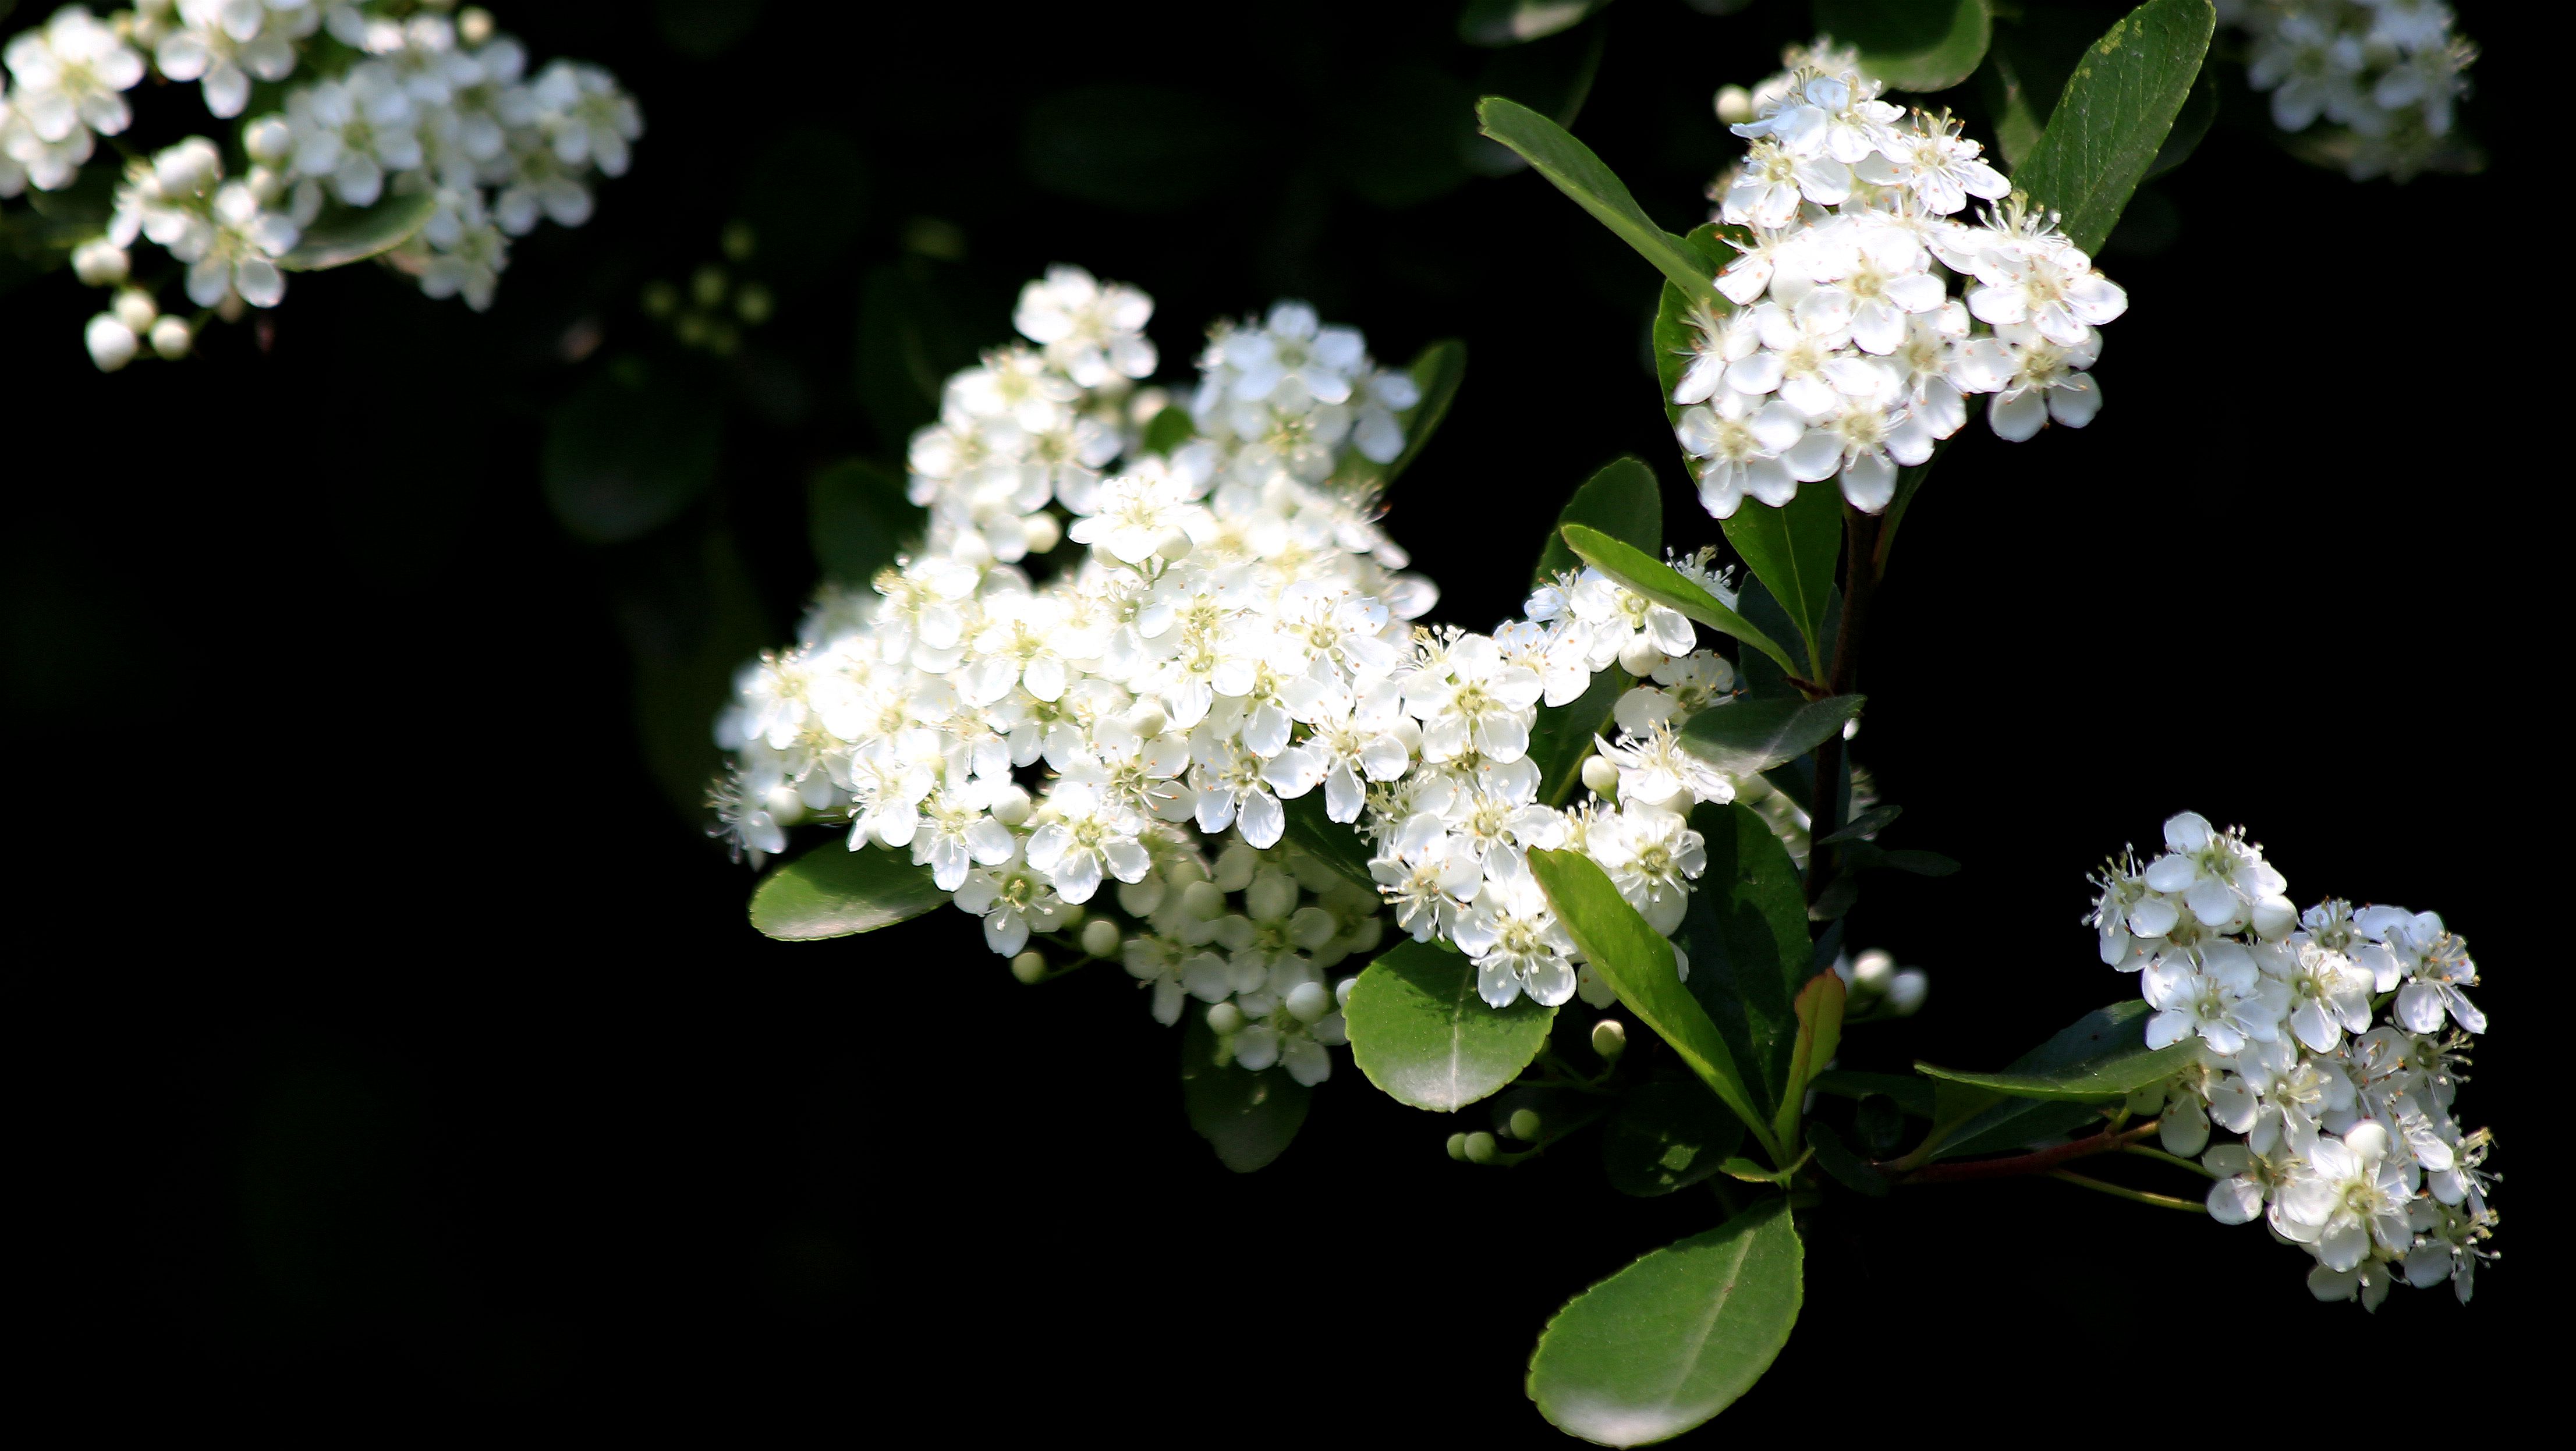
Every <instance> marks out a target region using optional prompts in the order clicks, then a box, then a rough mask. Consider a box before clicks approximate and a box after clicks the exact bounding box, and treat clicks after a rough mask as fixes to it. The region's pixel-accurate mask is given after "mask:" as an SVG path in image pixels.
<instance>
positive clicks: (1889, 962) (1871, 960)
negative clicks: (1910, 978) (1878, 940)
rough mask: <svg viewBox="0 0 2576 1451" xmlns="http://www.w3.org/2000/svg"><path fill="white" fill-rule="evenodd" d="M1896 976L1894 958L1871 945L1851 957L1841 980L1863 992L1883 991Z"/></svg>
mask: <svg viewBox="0 0 2576 1451" xmlns="http://www.w3.org/2000/svg"><path fill="white" fill-rule="evenodd" d="M1895 976H1896V959H1895V958H1893V957H1890V956H1888V955H1887V954H1886V953H1884V952H1881V951H1879V950H1878V949H1877V948H1875V947H1873V948H1871V949H1870V950H1869V951H1867V952H1864V953H1862V954H1861V955H1860V956H1858V957H1855V958H1853V959H1852V965H1851V971H1850V972H1847V973H1845V974H1843V980H1844V981H1846V982H1848V983H1850V984H1851V985H1852V986H1853V987H1856V988H1858V989H1860V990H1861V991H1862V992H1865V993H1883V992H1885V991H1887V985H1888V983H1889V982H1890V981H1891V980H1893V979H1894V978H1895Z"/></svg>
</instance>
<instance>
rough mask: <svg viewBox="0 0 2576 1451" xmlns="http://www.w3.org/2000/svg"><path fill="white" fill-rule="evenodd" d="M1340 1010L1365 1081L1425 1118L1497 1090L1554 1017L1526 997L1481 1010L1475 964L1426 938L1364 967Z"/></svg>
mask: <svg viewBox="0 0 2576 1451" xmlns="http://www.w3.org/2000/svg"><path fill="white" fill-rule="evenodd" d="M1342 1012H1343V1021H1344V1022H1346V1023H1348V1024H1349V1026H1350V1035H1351V1056H1352V1058H1354V1059H1355V1060H1357V1061H1358V1063H1359V1065H1360V1071H1361V1072H1362V1073H1365V1074H1367V1075H1368V1079H1369V1082H1371V1083H1374V1084H1376V1085H1377V1086H1378V1087H1379V1088H1381V1089H1383V1090H1385V1092H1386V1095H1387V1096H1388V1097H1389V1098H1392V1099H1394V1100H1395V1101H1396V1102H1398V1103H1403V1104H1410V1105H1412V1106H1413V1107H1415V1108H1420V1109H1429V1110H1431V1111H1432V1112H1435V1113H1451V1112H1455V1111H1456V1110H1458V1109H1461V1108H1464V1107H1466V1106H1467V1105H1468V1104H1471V1103H1474V1102H1476V1101H1477V1100H1478V1099H1481V1098H1485V1097H1488V1096H1490V1095H1492V1094H1494V1093H1497V1092H1500V1091H1501V1090H1502V1088H1503V1086H1504V1085H1506V1084H1508V1083H1510V1082H1511V1081H1512V1080H1513V1079H1514V1078H1517V1077H1519V1076H1520V1071H1521V1070H1522V1069H1524V1068H1526V1067H1528V1066H1529V1064H1530V1060H1531V1059H1533V1058H1536V1057H1537V1056H1538V1050H1539V1049H1541V1048H1543V1047H1546V1046H1547V1030H1548V1027H1549V1025H1550V1024H1552V1023H1554V1022H1555V1021H1556V1009H1554V1008H1550V1007H1543V1006H1541V1005H1540V1004H1539V1003H1537V1002H1535V1001H1533V1000H1532V999H1530V998H1529V997H1528V996H1526V995H1524V996H1522V997H1519V998H1515V999H1513V1001H1512V1003H1511V1005H1510V1006H1509V1007H1504V1008H1494V1007H1488V1006H1487V1005H1486V1003H1485V1000H1484V999H1483V998H1481V997H1478V996H1477V995H1476V965H1475V964H1474V963H1473V962H1470V961H1469V960H1468V959H1467V958H1466V957H1465V955H1463V954H1461V953H1457V952H1451V951H1447V950H1444V949H1442V948H1439V947H1434V946H1432V945H1431V944H1429V943H1427V942H1404V943H1399V944H1398V945H1397V946H1396V948H1395V950H1393V951H1392V952H1388V953H1384V954H1382V955H1381V956H1379V958H1378V959H1377V961H1375V962H1372V963H1370V964H1369V965H1368V967H1367V969H1366V970H1365V971H1363V972H1361V974H1360V977H1359V982H1358V983H1357V984H1355V985H1354V986H1353V987H1352V988H1351V1000H1350V1001H1349V1002H1348V1003H1347V1004H1345V1005H1344V1006H1343V1010H1342Z"/></svg>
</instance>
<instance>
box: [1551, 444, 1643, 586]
mask: <svg viewBox="0 0 2576 1451" xmlns="http://www.w3.org/2000/svg"><path fill="white" fill-rule="evenodd" d="M1568 524H1581V525H1583V526H1585V527H1586V528H1589V529H1595V530H1598V531H1600V532H1601V533H1603V534H1606V535H1608V536H1609V537H1611V538H1612V539H1615V540H1617V541H1619V542H1620V543H1622V544H1625V545H1627V546H1628V547H1629V548H1631V549H1634V550H1636V551H1637V552H1638V553H1640V554H1643V555H1645V556H1646V557H1647V558H1648V559H1658V558H1660V557H1661V556H1662V554H1663V552H1664V496H1663V493H1662V491H1660V490H1658V489H1657V488H1656V487H1655V471H1654V470H1653V469H1650V468H1648V467H1646V463H1645V461H1644V460H1643V459H1640V458H1638V457H1636V456H1635V455H1633V454H1630V455H1626V456H1623V457H1620V458H1614V459H1612V460H1611V461H1610V462H1608V463H1606V464H1603V465H1602V466H1601V469H1600V471H1599V472H1597V473H1595V474H1594V475H1593V476H1592V477H1590V478H1588V479H1585V480H1584V481H1583V487H1581V488H1579V489H1576V490H1575V491H1574V497H1573V498H1570V499H1568V500H1566V501H1565V507H1564V508H1563V509H1562V510H1559V511H1558V513H1557V516H1556V527H1555V528H1554V529H1550V530H1549V531H1547V542H1546V543H1545V544H1543V545H1541V546H1540V547H1539V552H1538V567H1537V568H1536V569H1533V570H1531V571H1530V584H1531V585H1532V586H1537V585H1542V584H1545V583H1547V582H1548V581H1549V580H1550V579H1552V578H1554V577H1555V576H1556V575H1558V574H1560V573H1562V572H1564V571H1566V570H1570V569H1575V568H1579V567H1580V566H1581V565H1582V563H1583V561H1582V560H1581V559H1579V558H1577V557H1576V556H1575V553H1574V550H1573V549H1572V548H1571V547H1569V546H1568V545H1567V544H1566V542H1565V532H1564V531H1565V526H1566V525H1568Z"/></svg>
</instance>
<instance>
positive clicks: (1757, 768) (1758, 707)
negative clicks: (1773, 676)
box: [1681, 694, 1868, 776]
mask: <svg viewBox="0 0 2576 1451" xmlns="http://www.w3.org/2000/svg"><path fill="white" fill-rule="evenodd" d="M1867 700H1868V697H1867V696H1861V695H1829V696H1827V697H1825V698H1824V699H1822V700H1808V699H1806V698H1805V697H1803V696H1797V695H1786V694H1783V695H1739V696H1737V697H1735V699H1733V700H1732V701H1730V702H1728V703H1727V704H1724V705H1711V706H1710V707H1708V708H1707V709H1706V710H1703V711H1701V712H1699V713H1698V714H1697V715H1694V716H1692V717H1691V718H1690V720H1689V721H1688V722H1686V723H1684V725H1683V726H1682V735H1681V742H1682V749H1683V750H1686V751H1688V752H1690V753H1691V754H1692V755H1694V756H1697V757H1699V758H1700V759H1701V760H1703V761H1706V762H1707V763H1708V764H1709V765H1711V766H1713V767H1715V768H1717V769H1718V770H1720V771H1723V772H1725V773H1726V774H1727V775H1730V776H1752V775H1758V774H1759V773H1761V772H1764V771H1768V770H1770V769H1771V768H1772V767H1774V766H1780V765H1785V764H1787V763H1788V762H1791V761H1794V760H1796V759H1798V758H1799V757H1800V756H1803V755H1805V754H1807V753H1808V752H1809V751H1812V750H1814V749H1815V748H1816V747H1817V746H1819V745H1822V744H1823V743H1824V742H1825V741H1827V740H1829V739H1831V738H1832V737H1834V736H1837V735H1840V734H1841V733H1842V729H1843V727H1844V725H1846V724H1847V723H1849V722H1850V721H1851V720H1852V719H1853V718H1854V717H1856V716H1858V715H1859V714H1860V708H1861V706H1862V704H1863V703H1865V702H1866V701H1867Z"/></svg>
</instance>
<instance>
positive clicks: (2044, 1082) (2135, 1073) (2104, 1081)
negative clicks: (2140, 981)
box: [1914, 1004, 2200, 1103]
mask: <svg viewBox="0 0 2576 1451" xmlns="http://www.w3.org/2000/svg"><path fill="white" fill-rule="evenodd" d="M2140 1006H2144V1005H2143V1004H2141V1005H2140ZM2109 1011H2110V1010H2109V1009H2105V1010H2104V1012H2106V1013H2107V1012H2109ZM2094 1016H2095V1017H2100V1016H2101V1014H2096V1015H2094ZM2139 1016H2140V1015H2138V1014H2131V1015H2129V1016H2128V1017H2127V1018H2126V1019H2124V1020H2122V1021H2121V1022H2120V1023H2119V1024H2118V1025H2117V1026H2116V1027H2112V1026H2110V1025H2108V1024H2107V1023H2106V1024H2105V1025H2104V1026H2103V1027H2102V1028H2101V1029H2100V1030H2099V1041H2100V1042H2101V1043H2102V1044H2103V1046H2102V1047H2101V1049H2100V1051H2098V1052H2095V1053H2093V1054H2091V1055H2090V1056H2087V1057H2085V1058H2082V1059H2079V1060H2077V1061H2075V1062H2072V1063H2067V1064H2063V1065H2059V1066H2055V1067H2046V1068H2011V1069H2006V1070H2004V1071H2003V1072H2001V1073H1967V1072H1962V1071H1960V1070H1958V1069H1955V1068H1935V1067H1933V1066H1932V1065H1931V1064H1929V1063H1917V1064H1915V1065H1914V1066H1915V1068H1917V1069H1918V1070H1920V1071H1921V1072H1923V1073H1925V1074H1927V1075H1929V1076H1931V1077H1933V1078H1941V1079H1947V1080H1949V1081H1950V1082H1952V1083H1964V1084H1967V1085H1968V1086H1969V1087H1971V1088H1982V1089H1985V1090H1986V1091H1987V1092H1989V1093H2000V1094H2002V1095H2004V1096H2005V1097H2007V1098H2037V1099H2060V1100H2066V1101H2071V1102H2079V1103H2108V1102H2111V1101H2113V1100H2115V1099H2122V1098H2126V1097H2128V1096H2129V1095H2130V1094H2131V1093H2134V1092H2136V1091H2137V1090H2138V1089H2141V1088H2144V1087H2146V1086H2147V1085H2148V1084H2151V1083H2162V1082H2163V1081H2164V1080H2166V1079H2168V1078H2171V1077H2173V1076H2174V1075H2175V1074H2177V1073H2180V1072H2181V1071H2183V1070H2184V1069H2185V1068H2188V1067H2190V1066H2191V1065H2192V1064H2193V1063H2194V1062H2196V1061H2198V1059H2199V1057H2200V1040H2199V1039H2198V1038H2185V1039H2183V1040H2182V1041H2181V1042H2179V1043H2173V1044H2168V1045H2167V1046H2165V1047H2162V1048H2149V1047H2148V1046H2147V1042H2146V1037H2145V1035H2144V1031H2143V1028H2142V1027H2141V1025H2140V1024H2139V1022H2138V1017H2139ZM2086 1021H2087V1022H2091V1021H2092V1019H2091V1018H2088V1019H2087V1020H2086ZM2079 1026H2080V1025H2079ZM2060 1036H2063V1035H2060ZM2088 1036H2089V1035H2088ZM2050 1041H2051V1042H2052V1043H2053V1042H2055V1041H2056V1040H2055V1039H2051V1040H2050Z"/></svg>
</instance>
